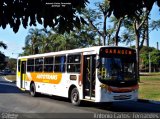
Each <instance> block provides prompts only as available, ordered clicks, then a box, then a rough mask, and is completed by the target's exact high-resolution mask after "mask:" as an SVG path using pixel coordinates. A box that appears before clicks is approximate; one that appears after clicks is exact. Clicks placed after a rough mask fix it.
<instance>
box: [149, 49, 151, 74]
mask: <svg viewBox="0 0 160 119" xmlns="http://www.w3.org/2000/svg"><path fill="white" fill-rule="evenodd" d="M149 73H151V55H150V52H149Z"/></svg>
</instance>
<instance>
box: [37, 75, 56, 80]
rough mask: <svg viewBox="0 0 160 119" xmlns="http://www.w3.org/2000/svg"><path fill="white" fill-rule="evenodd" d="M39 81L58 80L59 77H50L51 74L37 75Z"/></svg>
mask: <svg viewBox="0 0 160 119" xmlns="http://www.w3.org/2000/svg"><path fill="white" fill-rule="evenodd" d="M36 78H37V79H49V80H57V78H58V76H57V75H49V74H37V77H36Z"/></svg>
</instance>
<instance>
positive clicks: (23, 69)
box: [20, 61, 26, 88]
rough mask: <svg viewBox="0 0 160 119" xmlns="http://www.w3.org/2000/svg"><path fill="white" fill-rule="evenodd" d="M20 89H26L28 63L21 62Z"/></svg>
mask: <svg viewBox="0 0 160 119" xmlns="http://www.w3.org/2000/svg"><path fill="white" fill-rule="evenodd" d="M20 68H21V73H20V88H25V79H26V61H21V67H20Z"/></svg>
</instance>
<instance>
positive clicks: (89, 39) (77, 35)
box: [22, 25, 96, 55]
mask: <svg viewBox="0 0 160 119" xmlns="http://www.w3.org/2000/svg"><path fill="white" fill-rule="evenodd" d="M93 45H96V34H95V33H94V32H92V31H91V30H90V27H88V26H86V25H82V26H81V29H75V32H70V33H67V32H65V33H64V34H63V35H62V34H58V33H56V30H55V32H54V31H53V30H47V29H30V30H29V34H28V35H27V37H26V42H25V47H24V48H23V50H24V52H23V53H22V55H31V54H37V53H47V52H54V51H61V50H70V49H75V48H82V47H89V46H93Z"/></svg>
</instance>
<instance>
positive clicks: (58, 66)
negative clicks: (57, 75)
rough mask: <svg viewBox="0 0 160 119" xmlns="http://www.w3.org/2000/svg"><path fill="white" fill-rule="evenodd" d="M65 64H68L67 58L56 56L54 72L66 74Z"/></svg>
mask: <svg viewBox="0 0 160 119" xmlns="http://www.w3.org/2000/svg"><path fill="white" fill-rule="evenodd" d="M65 63H66V56H56V57H55V65H54V71H55V72H65Z"/></svg>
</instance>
